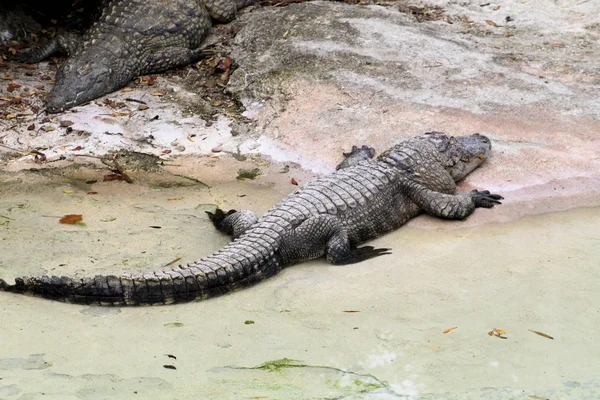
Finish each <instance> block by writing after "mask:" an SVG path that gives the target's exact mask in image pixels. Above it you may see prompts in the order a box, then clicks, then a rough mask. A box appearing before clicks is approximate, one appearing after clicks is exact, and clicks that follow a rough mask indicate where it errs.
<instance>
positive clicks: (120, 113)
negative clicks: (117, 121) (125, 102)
mask: <svg viewBox="0 0 600 400" xmlns="http://www.w3.org/2000/svg"><path fill="white" fill-rule="evenodd" d="M111 115H112V116H113V117H127V116H129V115H130V112H129V111H113V112H112V114H111Z"/></svg>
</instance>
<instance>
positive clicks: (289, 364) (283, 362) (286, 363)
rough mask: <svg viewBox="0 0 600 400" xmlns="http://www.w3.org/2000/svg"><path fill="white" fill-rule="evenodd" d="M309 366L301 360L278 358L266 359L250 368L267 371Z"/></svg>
mask: <svg viewBox="0 0 600 400" xmlns="http://www.w3.org/2000/svg"><path fill="white" fill-rule="evenodd" d="M301 367H310V366H309V365H306V364H303V363H302V361H299V360H293V359H291V358H281V359H279V360H272V361H267V362H264V363H262V364H260V365H259V366H258V367H254V368H251V369H260V370H263V371H269V372H281V370H282V369H283V368H301Z"/></svg>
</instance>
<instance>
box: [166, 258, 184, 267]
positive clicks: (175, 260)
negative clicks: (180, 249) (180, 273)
mask: <svg viewBox="0 0 600 400" xmlns="http://www.w3.org/2000/svg"><path fill="white" fill-rule="evenodd" d="M179 260H181V257H177V258H176V259H174V260H173V261H171V262H170V263H168V264H165V267H168V266H169V265H173V264H175V263H176V262H177V261H179Z"/></svg>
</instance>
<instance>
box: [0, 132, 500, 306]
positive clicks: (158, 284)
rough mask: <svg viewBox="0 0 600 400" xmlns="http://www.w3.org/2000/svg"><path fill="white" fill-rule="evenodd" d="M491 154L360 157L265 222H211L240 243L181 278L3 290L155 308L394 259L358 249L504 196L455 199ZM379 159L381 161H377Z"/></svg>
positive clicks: (405, 152) (483, 142) (433, 136)
mask: <svg viewBox="0 0 600 400" xmlns="http://www.w3.org/2000/svg"><path fill="white" fill-rule="evenodd" d="M490 149H491V144H490V141H489V140H488V139H487V138H486V137H484V136H481V135H478V134H475V135H471V136H463V137H459V138H456V139H455V138H453V137H448V136H446V135H444V134H442V133H439V132H432V133H427V134H425V135H423V136H421V137H418V138H416V139H413V140H409V141H405V142H402V143H400V144H398V145H396V146H394V147H392V148H391V149H389V150H388V151H386V152H384V153H383V154H381V155H380V156H379V157H378V158H377V160H376V161H375V160H371V159H365V157H364V149H358V148H357V149H355V151H354V152H353V153H350V154H349V155H348V158H347V160H346V161H345V162H344V165H345V167H344V168H341V169H340V170H338V171H336V172H334V173H332V174H330V175H328V176H326V177H323V178H320V179H317V180H315V181H313V182H311V183H308V184H307V185H305V186H304V187H302V188H301V189H299V190H297V191H296V192H294V193H292V194H290V195H289V196H288V197H286V198H285V199H284V200H283V201H282V202H281V203H279V204H278V205H277V206H275V207H273V208H272V209H271V210H269V211H268V212H267V213H266V214H265V215H264V216H263V217H262V218H261V219H259V220H257V219H256V217H254V215H253V214H252V213H251V212H249V211H243V212H235V211H230V212H228V213H224V212H223V211H221V210H217V212H216V213H215V214H212V213H209V216H210V218H211V220H212V221H213V223H214V224H215V226H216V227H217V228H218V229H219V230H221V231H223V232H225V233H227V234H230V235H232V236H233V238H234V239H235V240H234V241H233V242H231V243H230V244H228V245H227V246H225V247H224V248H223V249H221V250H220V251H218V252H217V253H215V254H213V255H211V256H208V257H206V258H203V259H201V260H198V261H196V262H192V263H190V264H188V265H186V266H179V267H177V268H175V269H174V270H172V271H158V272H151V273H147V274H142V275H121V276H115V275H99V276H96V277H93V278H92V277H89V278H70V277H56V276H42V277H24V278H18V279H16V283H15V285H9V284H7V283H6V282H4V281H2V280H0V290H4V291H8V292H16V293H23V294H30V295H35V296H41V297H45V298H50V299H54V300H60V301H66V302H72V303H82V304H99V305H151V304H171V303H176V302H183V301H190V300H194V299H203V298H207V297H211V296H215V295H219V294H224V293H228V292H231V291H233V290H235V289H238V288H241V287H244V286H248V285H250V284H254V283H256V282H259V281H261V280H263V279H264V278H267V277H269V276H272V275H274V274H276V273H277V272H278V271H279V270H281V269H282V268H284V267H286V266H288V265H292V264H294V263H297V262H301V261H304V260H310V259H314V258H318V257H321V256H326V258H327V260H328V261H329V262H331V263H334V264H351V263H355V262H360V261H362V260H366V259H368V258H372V257H377V256H380V255H384V254H389V249H375V248H373V247H371V246H363V247H357V245H358V244H360V243H363V242H365V241H367V240H371V239H373V238H376V237H378V236H380V235H382V234H384V233H387V232H389V231H392V230H394V229H396V228H398V227H400V226H402V225H404V224H405V223H406V222H407V221H408V220H410V219H411V218H413V217H415V216H417V215H419V214H420V213H423V212H425V213H427V214H430V215H433V216H436V217H439V218H449V219H462V218H465V217H467V216H468V215H470V214H471V213H472V212H473V211H474V210H475V208H476V207H485V208H491V207H493V206H494V205H495V204H500V202H499V200H500V199H502V197H501V196H499V195H495V194H490V193H489V192H487V191H483V192H480V191H477V190H474V191H471V192H469V193H462V194H458V195H454V194H453V193H454V191H455V189H456V185H455V181H457V180H459V179H462V178H463V177H464V176H466V175H467V174H468V173H469V172H471V171H472V170H473V169H474V168H476V167H477V166H479V165H480V164H481V163H482V162H483V161H484V160H485V159H486V157H487V155H488V153H489V151H490ZM370 153H372V152H370Z"/></svg>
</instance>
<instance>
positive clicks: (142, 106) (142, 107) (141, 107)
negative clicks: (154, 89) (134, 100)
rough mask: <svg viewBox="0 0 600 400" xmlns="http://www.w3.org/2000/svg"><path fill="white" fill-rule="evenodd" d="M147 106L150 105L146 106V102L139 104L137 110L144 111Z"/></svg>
mask: <svg viewBox="0 0 600 400" xmlns="http://www.w3.org/2000/svg"><path fill="white" fill-rule="evenodd" d="M148 108H150V107H148V106H147V105H146V104H140V105H139V106H138V111H144V110H147V109H148Z"/></svg>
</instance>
